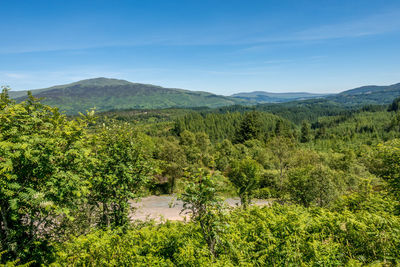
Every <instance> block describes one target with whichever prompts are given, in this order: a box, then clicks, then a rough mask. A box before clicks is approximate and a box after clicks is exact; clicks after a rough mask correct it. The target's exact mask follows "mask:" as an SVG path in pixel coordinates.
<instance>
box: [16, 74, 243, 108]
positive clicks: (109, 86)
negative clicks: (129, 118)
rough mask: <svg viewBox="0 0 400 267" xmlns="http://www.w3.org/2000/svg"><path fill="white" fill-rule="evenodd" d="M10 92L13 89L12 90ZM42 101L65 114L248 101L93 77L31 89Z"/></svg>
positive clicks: (18, 94) (18, 93)
mask: <svg viewBox="0 0 400 267" xmlns="http://www.w3.org/2000/svg"><path fill="white" fill-rule="evenodd" d="M11 92H12V91H11ZM31 92H32V94H33V95H34V96H35V97H38V98H43V100H42V101H43V103H45V104H48V105H51V106H55V107H58V108H59V109H60V110H61V111H64V112H66V113H67V114H70V115H71V114H78V113H79V112H86V111H87V110H90V109H92V108H96V110H97V111H110V110H118V109H132V108H135V109H157V108H169V107H220V106H227V105H233V104H240V103H249V102H247V101H245V100H242V99H237V98H231V97H225V96H219V95H215V94H211V93H207V92H200V91H189V90H182V89H175V88H163V87H161V86H155V85H151V84H140V83H131V82H128V81H124V80H117V79H107V78H95V79H88V80H82V81H79V82H75V83H71V84H67V85H60V86H53V87H50V88H45V89H37V90H32V91H31ZM11 97H14V98H15V99H16V100H17V101H22V100H25V99H26V91H22V92H21V91H16V92H12V94H11Z"/></svg>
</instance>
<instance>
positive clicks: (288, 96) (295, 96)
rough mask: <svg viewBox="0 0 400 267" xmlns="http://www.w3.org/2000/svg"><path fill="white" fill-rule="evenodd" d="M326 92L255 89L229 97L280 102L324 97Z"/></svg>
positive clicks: (259, 101)
mask: <svg viewBox="0 0 400 267" xmlns="http://www.w3.org/2000/svg"><path fill="white" fill-rule="evenodd" d="M325 96H327V94H312V93H306V92H293V93H270V92H263V91H255V92H249V93H238V94H234V95H231V97H235V98H240V99H243V100H249V101H254V102H257V103H282V102H289V101H295V100H305V99H312V98H321V97H325Z"/></svg>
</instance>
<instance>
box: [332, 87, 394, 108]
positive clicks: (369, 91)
mask: <svg viewBox="0 0 400 267" xmlns="http://www.w3.org/2000/svg"><path fill="white" fill-rule="evenodd" d="M399 96H400V83H397V84H392V85H387V86H377V85H368V86H362V87H358V88H354V89H351V90H347V91H344V92H341V93H339V94H336V95H330V96H327V97H326V99H328V100H330V101H333V102H336V103H340V104H344V105H347V106H353V105H376V104H378V105H379V104H389V103H391V102H392V101H393V100H394V99H395V98H396V97H399Z"/></svg>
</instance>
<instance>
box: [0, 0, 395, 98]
mask: <svg viewBox="0 0 400 267" xmlns="http://www.w3.org/2000/svg"><path fill="white" fill-rule="evenodd" d="M0 10H1V23H0V33H1V37H2V38H1V41H0V85H9V86H10V87H11V88H13V89H14V90H22V89H35V88H44V87H48V86H52V85H56V84H64V83H69V82H74V81H77V80H81V79H87V78H94V77H100V76H101V77H110V78H120V79H126V80H129V81H132V82H141V83H151V84H157V85H161V86H165V87H174V88H185V89H191V90H203V91H210V92H214V93H218V94H224V95H229V94H232V93H237V92H242V91H255V90H257V91H258V90H262V91H270V92H284V91H286V92H287V91H308V92H321V93H325V92H339V91H343V90H346V89H350V88H354V87H357V86H362V85H368V84H379V85H385V84H393V83H397V82H400V1H398V0H394V1H385V0H379V1H378V0H375V1H372V0H359V1H358V0H354V1H350V0H346V1H340V0H335V1H329V0H318V1H317V0H315V1H311V0H307V1H306V0H294V1H285V0H276V1H273V0H264V1H256V0H246V1H245V0H241V1H238V0H212V1H208V0H197V1H194V0H182V1H177V0H158V1H152V0H146V1H145V0H140V1H135V0H130V1H122V0H109V1H101V0H93V1H84V0H69V1H61V0H59V1H57V0H49V1H41V0H32V1H29V0H21V1H13V0H0Z"/></svg>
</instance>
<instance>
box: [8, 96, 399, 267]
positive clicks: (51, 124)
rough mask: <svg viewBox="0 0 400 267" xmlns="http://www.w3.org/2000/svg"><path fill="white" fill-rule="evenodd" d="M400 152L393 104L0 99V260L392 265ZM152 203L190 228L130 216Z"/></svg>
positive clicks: (55, 263) (396, 254) (112, 263)
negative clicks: (155, 105)
mask: <svg viewBox="0 0 400 267" xmlns="http://www.w3.org/2000/svg"><path fill="white" fill-rule="evenodd" d="M399 151H400V110H399V99H396V100H395V101H393V103H392V104H390V105H374V106H357V107H352V108H348V107H344V106H340V105H337V104H335V103H332V102H329V101H326V100H309V101H306V102H296V103H291V104H289V103H287V104H284V105H282V106H278V105H258V106H255V107H253V108H248V107H243V106H230V107H225V108H217V109H209V108H199V109H175V108H172V109H160V110H150V109H148V110H125V111H109V112H105V113H96V112H94V111H91V112H89V113H87V114H85V115H80V116H74V117H67V116H66V115H64V114H62V113H60V112H59V110H58V109H57V108H54V107H51V106H48V105H45V104H43V103H41V101H40V100H38V99H36V98H35V97H34V96H32V95H28V96H27V98H26V99H25V100H23V101H21V102H15V101H14V100H12V99H10V98H9V96H8V90H7V89H4V90H3V93H2V94H1V95H0V183H1V191H0V203H1V209H0V215H1V216H0V241H1V243H0V244H1V247H0V251H1V263H4V264H8V266H17V265H20V264H31V265H36V266H37V265H45V266H48V265H51V266H97V265H99V266H103V265H105V266H204V265H209V266H364V265H367V266H398V265H399V264H400V254H399V248H400V217H399V215H400V186H399V185H400V183H399V181H400V180H399V177H400V167H399V164H398V163H399V160H400V152H399ZM160 194H168V195H173V196H175V197H176V198H177V199H178V200H180V201H181V202H182V203H183V207H182V213H184V214H186V215H187V216H188V217H187V221H168V220H165V219H162V218H161V219H160V220H150V219H148V220H144V221H143V220H142V221H138V220H133V219H132V218H134V217H133V215H134V214H135V210H134V209H133V207H132V205H131V203H132V201H138V200H139V199H140V198H141V197H144V196H149V195H160ZM228 197H237V198H238V199H239V200H240V205H238V206H237V207H231V206H227V205H226V202H225V201H224V199H226V198H228ZM255 199H264V200H266V203H268V204H267V205H263V206H255V205H252V203H253V202H254V200H255Z"/></svg>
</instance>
